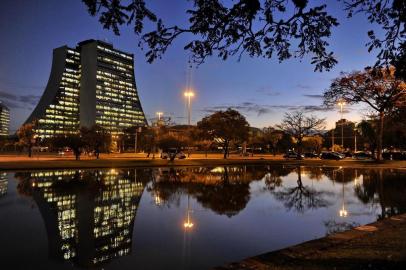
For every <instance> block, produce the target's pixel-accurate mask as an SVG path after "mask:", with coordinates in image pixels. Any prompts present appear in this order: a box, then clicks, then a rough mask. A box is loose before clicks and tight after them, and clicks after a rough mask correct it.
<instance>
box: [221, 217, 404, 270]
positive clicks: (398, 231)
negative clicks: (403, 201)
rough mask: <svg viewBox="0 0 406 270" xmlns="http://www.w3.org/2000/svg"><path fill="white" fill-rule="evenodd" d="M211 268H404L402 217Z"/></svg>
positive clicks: (316, 269) (317, 269) (261, 269)
mask: <svg viewBox="0 0 406 270" xmlns="http://www.w3.org/2000/svg"><path fill="white" fill-rule="evenodd" d="M215 269H216V270H231V269H233V270H237V269H238V270H241V269H260V270H265V269H278V270H291V269H315V270H321V269H323V270H324V269H343V270H344V269H346V270H347V269H406V214H403V215H398V216H395V217H392V218H389V219H385V220H382V221H378V222H375V223H372V224H369V225H365V226H361V227H357V228H354V229H352V230H349V231H346V232H343V233H337V234H334V235H330V236H327V237H324V238H320V239H317V240H312V241H309V242H305V243H303V244H299V245H297V246H293V247H289V248H286V249H282V250H278V251H274V252H270V253H266V254H263V255H259V256H256V257H252V258H247V259H245V260H243V261H241V262H237V263H231V264H228V265H225V266H221V267H216V268H215Z"/></svg>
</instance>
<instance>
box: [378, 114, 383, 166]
mask: <svg viewBox="0 0 406 270" xmlns="http://www.w3.org/2000/svg"><path fill="white" fill-rule="evenodd" d="M384 116H385V115H384V112H379V133H378V147H377V153H376V159H377V160H378V161H380V160H381V159H382V139H383V121H384Z"/></svg>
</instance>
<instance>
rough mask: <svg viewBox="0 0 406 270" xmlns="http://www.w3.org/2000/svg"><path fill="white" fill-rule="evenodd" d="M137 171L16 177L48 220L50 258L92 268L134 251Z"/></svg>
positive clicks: (139, 184)
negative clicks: (132, 248) (132, 245)
mask: <svg viewBox="0 0 406 270" xmlns="http://www.w3.org/2000/svg"><path fill="white" fill-rule="evenodd" d="M136 173H137V172H136V170H127V171H117V170H110V171H77V170H76V171H75V170H64V171H51V172H34V173H16V178H17V179H19V180H20V181H19V184H18V186H17V188H18V190H19V192H20V193H21V194H24V195H28V196H32V198H33V199H34V201H35V202H36V204H37V205H38V208H39V210H40V212H41V215H42V218H43V219H44V222H45V226H46V231H47V234H48V250H49V256H50V257H51V258H53V259H60V260H72V261H73V262H74V263H75V264H77V265H79V266H83V267H93V266H96V265H99V264H101V263H104V262H106V261H109V260H111V259H112V258H115V257H120V256H124V255H127V254H129V253H130V252H131V242H132V233H133V224H134V218H135V214H136V210H137V207H138V204H139V200H140V198H141V195H142V192H143V189H144V184H143V183H142V182H138V181H137V175H136Z"/></svg>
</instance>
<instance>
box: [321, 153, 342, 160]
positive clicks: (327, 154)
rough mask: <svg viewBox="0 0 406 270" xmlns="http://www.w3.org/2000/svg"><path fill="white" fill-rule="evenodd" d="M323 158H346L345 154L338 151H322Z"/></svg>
mask: <svg viewBox="0 0 406 270" xmlns="http://www.w3.org/2000/svg"><path fill="white" fill-rule="evenodd" d="M320 158H321V159H333V160H341V159H343V158H344V156H343V155H340V154H339V153H337V152H322V153H321V155H320Z"/></svg>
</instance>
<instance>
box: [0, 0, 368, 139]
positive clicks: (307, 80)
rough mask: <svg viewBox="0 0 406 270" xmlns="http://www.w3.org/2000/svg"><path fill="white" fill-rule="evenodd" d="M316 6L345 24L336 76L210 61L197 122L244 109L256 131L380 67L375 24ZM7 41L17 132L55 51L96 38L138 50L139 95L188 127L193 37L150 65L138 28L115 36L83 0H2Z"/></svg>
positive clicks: (159, 1)
mask: <svg viewBox="0 0 406 270" xmlns="http://www.w3.org/2000/svg"><path fill="white" fill-rule="evenodd" d="M148 2H149V3H150V4H151V8H152V10H153V11H154V12H156V13H157V14H158V15H159V16H161V17H162V18H163V19H164V20H165V21H167V22H168V24H170V23H180V24H182V23H185V21H186V16H185V10H186V8H187V6H188V5H189V4H190V3H188V2H187V1H186V0H171V1H168V0H150V1H148ZM311 2H313V1H311ZM315 2H320V3H322V2H327V3H328V4H329V10H330V11H331V13H332V14H333V15H335V16H336V17H337V18H338V19H339V21H340V26H338V27H337V28H335V29H334V30H333V35H332V37H331V39H330V44H331V46H330V48H331V50H333V51H334V52H335V54H336V56H337V58H338V61H339V64H338V65H336V66H335V68H334V69H333V70H332V71H330V72H323V73H320V72H314V71H313V69H314V67H313V66H312V65H311V64H310V60H309V58H305V59H302V60H299V59H292V60H288V61H286V62H283V63H279V62H278V61H277V60H274V59H272V60H269V59H264V58H250V57H248V56H243V58H242V59H241V61H238V59H237V58H229V59H228V60H227V61H222V60H220V59H218V58H216V57H211V58H209V59H207V61H206V62H205V63H204V64H202V65H200V66H199V67H198V68H194V69H193V70H192V71H191V73H192V86H193V88H194V89H195V92H196V97H195V98H194V100H193V114H192V122H196V121H198V120H200V119H201V118H202V117H203V116H205V115H207V114H208V112H210V111H212V110H215V109H221V108H226V107H228V106H231V107H235V108H237V109H239V110H240V111H241V113H243V114H244V115H245V116H246V117H247V120H248V121H249V122H250V124H251V125H252V126H256V127H264V126H269V125H275V124H278V123H279V122H280V121H281V119H282V117H283V114H284V112H286V111H289V110H292V109H294V108H296V107H303V106H319V105H320V104H321V99H320V98H318V95H320V94H322V92H323V90H324V89H326V88H327V87H328V86H329V84H330V82H331V80H332V79H333V78H335V77H336V76H338V75H339V73H340V71H345V72H348V71H353V70H359V69H362V68H363V67H365V66H367V65H372V64H374V62H375V53H368V52H367V48H366V47H365V44H366V42H367V41H368V37H367V31H368V30H370V29H373V28H374V27H373V26H372V25H370V24H369V23H368V22H367V21H366V19H365V17H363V16H361V15H360V16H356V17H355V18H352V19H346V16H345V13H344V12H343V11H342V6H341V4H340V3H336V1H327V0H326V1H315ZM0 38H1V42H0V100H3V101H4V103H6V104H8V105H9V107H10V109H11V117H12V119H11V130H12V131H14V130H16V129H17V128H18V127H19V125H21V123H22V122H24V121H25V119H26V118H27V117H28V115H29V114H30V113H31V111H32V109H33V108H34V107H35V105H36V102H37V101H38V97H39V96H40V95H41V94H42V92H43V90H44V88H45V85H46V83H47V81H48V77H49V73H50V69H51V61H52V50H53V49H54V48H56V47H59V46H62V45H65V44H67V45H68V46H75V45H76V44H77V43H78V42H80V41H82V40H86V39H91V38H93V39H101V40H107V41H109V42H111V43H113V45H114V46H115V47H116V48H118V49H121V50H124V51H127V52H130V53H134V55H135V76H136V82H137V87H138V92H139V95H140V98H141V102H142V104H143V108H144V111H145V113H146V115H147V117H148V118H152V117H155V112H157V111H163V112H165V114H166V115H167V116H171V117H172V119H174V120H175V121H176V122H178V123H185V122H186V119H185V100H184V99H183V95H182V92H183V91H184V89H185V87H186V84H187V76H188V75H187V74H188V72H189V69H188V63H187V60H188V58H189V54H188V52H186V51H184V50H183V46H184V44H185V42H186V41H187V40H189V39H188V37H187V36H185V37H182V38H181V39H179V40H177V41H175V43H174V44H173V46H172V47H171V48H170V49H169V50H168V51H167V53H166V54H165V55H164V57H163V59H161V60H157V61H156V62H154V63H153V64H148V63H146V61H145V57H144V54H143V53H144V52H143V51H142V50H141V49H140V48H139V47H138V46H137V44H138V39H137V37H136V36H135V35H134V34H133V32H132V29H131V27H123V28H122V31H121V35H120V36H115V35H114V34H113V33H112V32H111V31H109V30H104V29H103V28H102V26H101V25H100V24H99V22H98V20H97V18H95V17H91V16H90V15H89V14H88V13H87V11H86V7H85V5H84V4H83V3H82V2H81V1H80V0H69V1H62V0H2V8H1V9H0ZM363 113H365V109H364V108H363V107H361V106H353V107H352V108H350V112H349V113H348V114H346V115H345V117H346V118H348V119H349V120H355V121H358V120H359V119H360V118H361V117H362V114H363ZM313 114H315V115H318V116H320V117H326V118H327V121H328V125H327V127H328V128H329V127H332V125H333V123H334V121H337V120H338V119H339V115H338V113H337V110H333V111H331V112H320V111H314V112H313Z"/></svg>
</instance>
